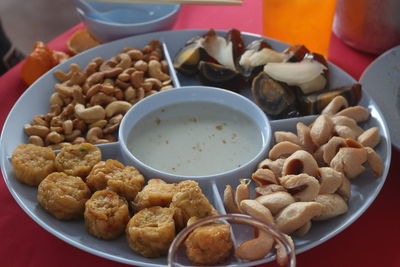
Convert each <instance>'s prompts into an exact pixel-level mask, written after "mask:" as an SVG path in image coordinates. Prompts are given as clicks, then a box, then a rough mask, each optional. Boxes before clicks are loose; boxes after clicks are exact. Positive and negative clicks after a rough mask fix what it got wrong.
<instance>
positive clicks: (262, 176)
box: [251, 169, 278, 186]
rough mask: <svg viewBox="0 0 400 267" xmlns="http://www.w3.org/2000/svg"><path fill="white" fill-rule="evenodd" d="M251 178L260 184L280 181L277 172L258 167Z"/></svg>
mask: <svg viewBox="0 0 400 267" xmlns="http://www.w3.org/2000/svg"><path fill="white" fill-rule="evenodd" d="M251 179H253V181H255V182H256V183H257V185H258V186H263V185H268V184H277V183H278V181H277V180H276V177H275V174H274V173H273V172H272V171H271V170H270V169H257V170H256V171H255V172H254V173H253V174H252V175H251Z"/></svg>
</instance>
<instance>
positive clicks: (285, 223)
mask: <svg viewBox="0 0 400 267" xmlns="http://www.w3.org/2000/svg"><path fill="white" fill-rule="evenodd" d="M321 212H322V205H321V204H320V203H317V202H294V203H292V204H290V205H289V206H287V207H285V208H284V209H283V210H281V211H280V212H279V213H278V214H277V215H276V217H275V224H276V226H277V228H278V229H279V230H281V231H282V232H284V233H285V234H290V233H293V232H294V231H296V230H297V229H299V228H300V227H302V226H303V225H304V224H306V223H307V222H308V221H310V220H311V219H312V218H313V217H315V216H319V215H320V214H321Z"/></svg>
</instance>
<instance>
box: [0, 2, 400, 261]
mask: <svg viewBox="0 0 400 267" xmlns="http://www.w3.org/2000/svg"><path fill="white" fill-rule="evenodd" d="M261 3H262V1H249V0H247V1H245V4H244V5H243V6H240V7H238V6H230V7H227V6H225V7H223V6H183V8H182V10H181V13H180V16H179V18H178V21H177V23H176V25H175V27H174V29H209V28H215V29H230V28H237V29H239V30H241V31H245V32H252V33H259V34H261V33H262V26H261V19H262V15H261ZM81 27H82V25H81V24H79V25H77V26H75V27H73V28H72V29H70V30H69V31H67V32H65V33H63V34H61V35H60V36H59V37H57V38H56V39H55V40H53V41H52V42H50V43H49V46H50V47H51V48H53V49H56V50H64V51H65V50H66V47H65V42H66V40H67V39H68V37H69V36H70V35H71V34H72V33H73V32H74V31H75V30H77V29H78V28H81ZM374 58H375V57H374V56H370V55H367V54H364V53H360V52H358V51H355V50H353V49H351V48H349V47H347V46H345V45H344V44H343V43H342V42H341V41H340V40H339V39H338V38H336V37H335V36H334V35H332V39H331V46H330V50H329V59H330V60H331V61H332V62H333V63H335V64H337V65H338V66H339V67H341V68H343V69H344V70H345V71H347V72H348V73H350V74H351V75H352V76H353V77H354V78H356V79H358V78H359V77H360V75H361V73H362V72H363V71H364V69H365V68H366V67H367V66H368V64H369V63H371V61H372V60H373V59H374ZM20 68H21V64H19V65H17V66H16V67H14V68H13V69H11V70H10V71H9V72H7V73H5V74H4V75H3V76H1V77H0V129H1V128H2V127H3V124H4V121H5V119H6V116H7V114H8V112H9V111H10V109H11V107H12V106H13V104H14V103H15V101H16V100H17V99H18V97H19V96H20V95H21V93H23V92H24V90H25V89H26V88H27V86H26V85H24V83H23V82H22V81H21V80H20ZM392 152H393V153H392V155H393V157H392V164H391V167H390V171H389V175H388V178H387V181H386V183H385V185H384V187H383V189H382V191H381V193H380V194H379V196H378V197H377V199H376V200H375V201H374V203H373V204H372V205H371V206H370V207H369V209H368V210H367V211H366V212H365V213H364V214H363V215H362V216H361V217H360V218H359V219H358V220H357V221H356V222H354V223H353V224H352V225H351V226H349V227H348V228H347V229H345V230H344V231H343V232H342V233H340V234H338V235H337V236H335V237H333V238H332V239H330V240H328V241H327V242H325V243H323V244H321V245H319V246H317V247H316V248H313V249H311V250H309V251H306V252H304V253H302V254H300V255H298V256H297V262H298V266H307V267H312V266H318V267H319V266H400V253H399V246H398V244H399V240H398V238H399V237H400V215H399V214H398V211H399V206H398V203H399V201H398V200H399V194H398V192H399V189H400V180H399V179H398V176H399V174H400V164H398V163H399V151H396V150H395V149H393V151H392ZM0 207H1V208H0V209H1V213H0V259H1V260H0V265H1V266H7V267H8V266H18V267H20V266H24V267H28V266H35V267H36V266H59V267H63V266H97V267H101V266H109V267H110V266H115V267H117V266H127V265H125V264H121V263H118V262H113V261H109V260H107V259H103V258H100V257H97V256H94V255H92V254H89V253H87V252H84V251H82V250H79V249H77V248H75V247H73V246H71V245H69V244H67V243H65V242H64V241H62V240H60V239H58V238H57V237H55V236H53V235H52V234H50V233H48V232H47V231H45V230H44V229H42V228H41V227H40V226H39V225H37V224H36V223H35V222H34V221H33V220H32V219H31V218H30V217H29V216H27V215H26V214H25V213H24V212H23V211H22V209H21V208H20V207H19V206H18V204H17V203H16V202H15V201H14V199H13V198H12V196H11V194H10V193H9V191H8V189H7V188H6V185H5V183H4V181H3V179H0ZM262 266H269V264H265V265H262Z"/></svg>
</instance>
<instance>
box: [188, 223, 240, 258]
mask: <svg viewBox="0 0 400 267" xmlns="http://www.w3.org/2000/svg"><path fill="white" fill-rule="evenodd" d="M184 244H185V246H186V256H187V257H188V258H189V260H190V261H191V262H192V263H193V264H195V265H203V266H210V265H216V264H222V263H224V261H225V260H226V259H227V258H229V257H230V255H231V253H232V248H233V242H232V238H231V232H230V226H229V225H228V224H223V223H210V224H206V225H202V226H199V227H197V228H195V229H194V230H193V232H191V233H190V234H189V235H188V237H187V238H186V240H185V243H184Z"/></svg>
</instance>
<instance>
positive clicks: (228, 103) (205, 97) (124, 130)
mask: <svg viewBox="0 0 400 267" xmlns="http://www.w3.org/2000/svg"><path fill="white" fill-rule="evenodd" d="M199 102H207V103H211V104H217V105H218V106H219V108H220V109H226V110H227V111H228V112H229V111H230V112H232V109H233V111H234V112H237V113H242V114H244V115H245V116H246V117H248V119H250V120H251V121H252V122H253V123H254V125H255V130H257V131H259V134H260V136H261V142H260V145H259V147H258V148H257V152H255V153H254V156H252V157H251V158H250V159H249V160H248V161H247V162H245V163H243V164H240V165H238V166H235V167H232V168H231V169H229V170H226V171H222V172H217V173H212V174H207V175H185V174H184V173H183V174H174V173H173V172H172V171H171V172H168V171H162V170H159V169H157V167H156V166H149V165H148V164H146V163H144V162H142V161H141V160H140V159H139V158H140V157H138V156H137V155H135V151H132V152H131V151H130V150H129V149H128V144H127V143H128V140H129V136H130V134H131V132H132V129H134V127H135V126H138V123H140V122H142V123H143V120H146V119H148V117H147V118H146V116H148V115H149V114H151V113H153V112H155V111H157V110H161V109H163V108H166V107H171V106H172V105H173V106H175V107H176V106H179V105H182V107H188V108H187V109H188V110H187V114H188V116H190V112H191V110H190V105H187V103H190V104H196V103H199ZM232 115H234V114H232ZM139 125H141V124H139ZM154 125H155V126H154V127H157V126H156V124H154ZM119 140H120V141H119V142H120V146H121V153H122V156H123V158H124V160H125V162H126V164H127V165H132V166H135V167H136V168H137V169H138V170H139V171H140V172H141V173H142V174H143V175H144V176H145V177H147V178H160V179H163V180H165V181H169V182H176V181H180V180H183V179H192V180H199V179H201V180H207V179H216V178H223V179H228V178H229V179H239V178H246V177H247V178H248V177H250V176H251V173H252V172H254V170H255V169H256V167H257V164H258V163H259V162H260V161H261V160H263V159H264V158H266V156H267V152H268V149H269V144H270V141H271V127H270V124H269V121H268V118H267V116H266V115H265V113H264V112H263V111H262V110H261V109H260V108H259V107H258V106H257V105H256V104H255V103H253V102H252V101H251V100H249V99H248V98H246V97H244V96H242V95H239V94H237V93H234V92H231V91H228V90H224V89H220V88H213V87H206V86H187V87H180V88H174V89H169V90H166V91H162V92H159V93H157V94H154V95H151V96H148V97H146V98H144V99H143V100H141V101H139V102H138V103H136V104H135V105H134V106H133V107H132V108H131V109H130V110H129V111H128V112H127V113H126V114H125V116H124V118H123V120H122V122H121V126H120V129H119ZM252 141H253V140H249V142H252ZM178 148H179V147H178ZM149 153H157V151H150V152H149ZM170 156H171V157H173V156H174V155H173V154H172V153H171V155H170ZM227 156H229V155H227ZM215 160H216V161H218V157H216V158H215ZM202 168H207V166H202Z"/></svg>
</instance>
